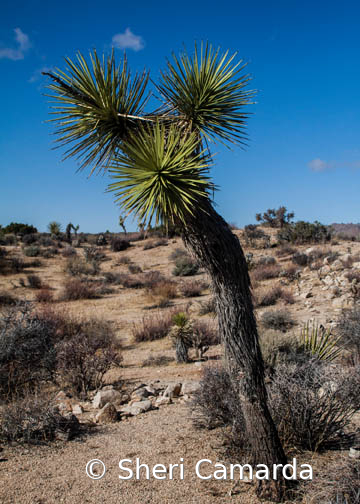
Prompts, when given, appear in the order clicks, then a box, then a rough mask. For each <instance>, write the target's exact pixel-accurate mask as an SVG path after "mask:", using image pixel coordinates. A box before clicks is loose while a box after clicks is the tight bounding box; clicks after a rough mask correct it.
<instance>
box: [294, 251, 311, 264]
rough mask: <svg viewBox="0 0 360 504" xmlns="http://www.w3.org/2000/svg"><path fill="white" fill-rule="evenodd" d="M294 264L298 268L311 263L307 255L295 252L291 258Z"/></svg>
mask: <svg viewBox="0 0 360 504" xmlns="http://www.w3.org/2000/svg"><path fill="white" fill-rule="evenodd" d="M291 260H292V262H293V263H294V264H297V265H298V266H307V265H308V264H309V263H310V262H311V261H310V258H309V256H308V255H306V254H302V253H300V252H297V253H296V254H294V255H293V256H292V258H291Z"/></svg>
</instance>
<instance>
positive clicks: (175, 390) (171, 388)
mask: <svg viewBox="0 0 360 504" xmlns="http://www.w3.org/2000/svg"><path fill="white" fill-rule="evenodd" d="M180 392H181V383H173V384H170V385H168V386H167V387H166V390H165V392H164V393H163V397H170V398H173V397H179V395H180Z"/></svg>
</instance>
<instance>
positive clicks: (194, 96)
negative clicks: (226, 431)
mask: <svg viewBox="0 0 360 504" xmlns="http://www.w3.org/2000/svg"><path fill="white" fill-rule="evenodd" d="M235 58H236V54H234V55H232V56H230V55H229V54H228V52H226V53H224V54H221V53H220V52H219V50H214V49H213V48H212V47H211V46H210V45H208V44H206V46H204V45H201V48H199V47H197V46H195V51H194V54H193V55H192V56H190V55H189V54H187V53H186V52H183V53H182V54H181V55H180V56H179V57H177V56H175V55H174V56H173V60H172V61H169V62H168V64H167V68H166V70H165V71H164V72H162V73H161V78H160V81H159V83H158V85H157V92H158V94H159V95H160V97H161V100H162V103H161V106H160V108H159V109H157V110H155V111H154V112H150V113H145V106H146V104H147V95H146V94H145V93H146V88H147V85H148V77H149V76H148V73H147V72H145V71H144V73H142V74H140V75H138V74H136V75H135V76H133V77H131V76H130V73H129V71H128V68H127V62H126V59H124V60H123V62H122V63H121V65H120V66H116V64H115V58H114V53H112V55H111V56H109V57H108V58H105V57H103V58H102V59H100V58H99V57H98V56H97V53H96V51H94V52H93V53H92V54H91V55H90V63H88V62H87V61H86V60H85V59H84V57H83V56H82V55H81V54H78V56H77V59H76V60H74V61H72V60H70V59H66V60H65V62H66V68H65V70H64V71H61V70H56V71H54V72H53V73H46V74H45V75H48V76H49V77H50V78H51V79H52V82H51V83H50V84H49V89H50V90H51V91H52V94H51V96H52V99H55V101H56V102H57V106H56V108H55V110H54V114H55V115H54V118H53V119H52V120H53V121H55V123H56V125H57V126H58V128H57V133H58V135H59V138H58V141H59V142H60V143H61V144H63V145H68V146H69V148H68V150H67V152H66V155H67V156H75V157H77V158H78V159H79V160H80V161H81V167H82V168H85V167H91V173H93V172H94V170H99V171H101V170H102V169H105V170H108V172H109V173H110V175H111V177H112V178H113V183H112V184H111V185H110V186H109V190H111V191H114V192H115V195H116V201H117V203H119V204H120V206H121V207H122V209H123V211H124V212H125V213H126V214H129V213H133V214H134V215H135V217H137V218H138V219H139V221H140V222H149V221H151V220H153V221H155V223H156V224H158V223H165V224H166V223H170V224H172V225H176V226H177V227H178V228H180V229H181V231H182V237H183V240H184V243H185V245H186V246H187V247H188V248H189V249H190V251H192V253H193V254H194V255H195V256H196V258H197V261H198V262H199V263H200V264H201V265H202V266H203V267H204V268H205V269H206V271H207V272H208V273H209V275H210V277H211V279H212V288H213V291H214V296H215V299H216V307H217V313H218V320H219V330H220V334H221V337H222V340H223V343H224V347H225V359H226V363H227V366H228V369H229V371H230V374H231V379H232V381H233V383H234V386H235V390H236V391H237V394H238V396H239V401H241V404H242V409H243V413H244V418H245V424H246V429H247V435H248V437H249V440H250V442H251V446H252V455H253V462H255V463H262V464H266V465H268V466H269V467H272V464H274V463H278V464H285V463H286V462H285V461H286V457H285V454H284V451H283V448H282V446H281V443H280V440H279V437H278V433H277V430H276V427H275V425H274V422H273V420H272V418H271V415H270V413H269V409H268V405H267V392H266V388H265V383H264V364H263V359H262V355H261V351H260V346H259V342H258V332H257V327H256V321H255V317H254V313H253V304H252V299H251V291H250V279H249V275H248V269H247V265H246V261H245V258H244V253H243V250H242V248H241V246H240V243H239V240H238V238H237V237H236V236H235V235H234V234H233V233H232V231H231V229H230V227H229V225H228V224H227V223H226V222H225V220H224V219H223V218H222V217H221V216H220V215H219V214H218V213H217V212H216V211H215V209H214V206H213V203H212V196H213V193H214V190H215V186H214V184H213V183H212V181H211V179H210V174H209V168H210V165H211V154H210V151H209V143H210V142H212V141H216V140H218V141H220V142H222V143H224V144H229V143H233V144H239V145H244V144H246V138H247V136H246V132H245V129H246V123H247V118H248V113H247V112H246V106H247V105H249V104H250V103H252V99H253V96H254V91H251V90H248V89H247V85H248V83H249V80H250V77H249V75H248V74H246V73H245V68H246V64H245V63H243V62H242V61H241V60H240V61H239V62H237V63H236V59H235ZM284 490H285V481H284V480H283V479H278V480H270V481H268V480H261V481H259V482H258V486H257V493H258V495H259V496H260V497H266V498H269V499H273V500H277V501H279V500H281V499H282V498H283V495H284Z"/></svg>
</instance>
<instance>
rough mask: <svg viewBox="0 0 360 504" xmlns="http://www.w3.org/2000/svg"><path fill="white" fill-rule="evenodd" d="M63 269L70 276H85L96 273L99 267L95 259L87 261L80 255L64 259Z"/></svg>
mask: <svg viewBox="0 0 360 504" xmlns="http://www.w3.org/2000/svg"><path fill="white" fill-rule="evenodd" d="M64 271H65V273H68V274H69V275H71V276H82V275H84V276H85V275H97V274H98V273H99V271H100V268H99V263H98V262H97V261H92V262H90V263H88V262H86V261H85V260H84V259H81V258H80V257H70V258H69V259H68V260H67V261H66V264H65V268H64Z"/></svg>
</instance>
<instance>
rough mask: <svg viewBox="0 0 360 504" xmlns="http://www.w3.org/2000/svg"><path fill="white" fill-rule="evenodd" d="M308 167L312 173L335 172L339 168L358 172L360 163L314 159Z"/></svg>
mask: <svg viewBox="0 0 360 504" xmlns="http://www.w3.org/2000/svg"><path fill="white" fill-rule="evenodd" d="M308 167H309V168H310V170H311V171H313V172H324V171H327V170H336V169H339V168H340V169H344V168H345V169H350V170H359V169H360V161H324V160H323V159H320V158H315V159H312V160H311V161H310V162H309V163H308Z"/></svg>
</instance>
